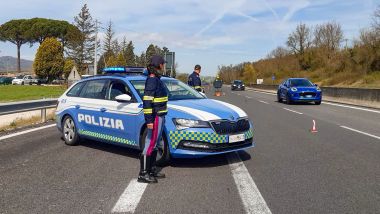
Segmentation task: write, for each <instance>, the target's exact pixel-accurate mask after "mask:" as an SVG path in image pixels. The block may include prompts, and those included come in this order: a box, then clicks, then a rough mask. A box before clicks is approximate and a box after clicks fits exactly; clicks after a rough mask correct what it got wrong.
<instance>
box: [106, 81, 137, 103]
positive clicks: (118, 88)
mask: <svg viewBox="0 0 380 214" xmlns="http://www.w3.org/2000/svg"><path fill="white" fill-rule="evenodd" d="M122 94H128V95H129V96H131V97H132V93H131V91H130V89H129V88H128V86H127V85H126V84H125V83H123V82H121V81H112V82H111V84H110V87H109V90H108V94H107V99H108V100H115V97H117V96H119V95H122ZM132 100H133V99H132Z"/></svg>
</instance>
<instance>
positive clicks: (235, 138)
mask: <svg viewBox="0 0 380 214" xmlns="http://www.w3.org/2000/svg"><path fill="white" fill-rule="evenodd" d="M244 140H245V138H244V134H236V135H230V136H229V137H228V142H230V143H236V142H240V141H244Z"/></svg>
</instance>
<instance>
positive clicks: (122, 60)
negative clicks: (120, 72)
mask: <svg viewBox="0 0 380 214" xmlns="http://www.w3.org/2000/svg"><path fill="white" fill-rule="evenodd" d="M116 66H127V63H126V61H125V58H124V56H123V53H122V52H120V53H119V54H118V55H117V58H116Z"/></svg>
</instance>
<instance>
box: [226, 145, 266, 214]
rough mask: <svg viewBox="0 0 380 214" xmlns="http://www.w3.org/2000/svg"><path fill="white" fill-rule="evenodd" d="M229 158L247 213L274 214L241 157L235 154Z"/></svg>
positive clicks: (231, 154)
mask: <svg viewBox="0 0 380 214" xmlns="http://www.w3.org/2000/svg"><path fill="white" fill-rule="evenodd" d="M227 158H228V162H229V165H230V168H231V173H232V177H233V178H234V180H235V184H236V187H237V189H238V190H239V195H240V198H241V200H242V201H243V205H244V208H245V211H246V212H247V213H256V214H271V213H272V212H271V211H270V209H269V207H268V205H267V203H266V202H265V200H264V198H263V196H262V195H261V193H260V191H259V189H258V188H257V186H256V184H255V182H254V181H253V179H252V177H251V175H250V174H249V172H248V170H247V168H246V167H245V165H244V163H243V162H242V161H241V159H240V157H239V155H238V154H237V153H236V152H234V153H230V154H228V155H227Z"/></svg>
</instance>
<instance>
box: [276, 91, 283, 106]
mask: <svg viewBox="0 0 380 214" xmlns="http://www.w3.org/2000/svg"><path fill="white" fill-rule="evenodd" d="M277 102H279V103H282V98H281V96H280V93H279V92H277Z"/></svg>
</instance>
